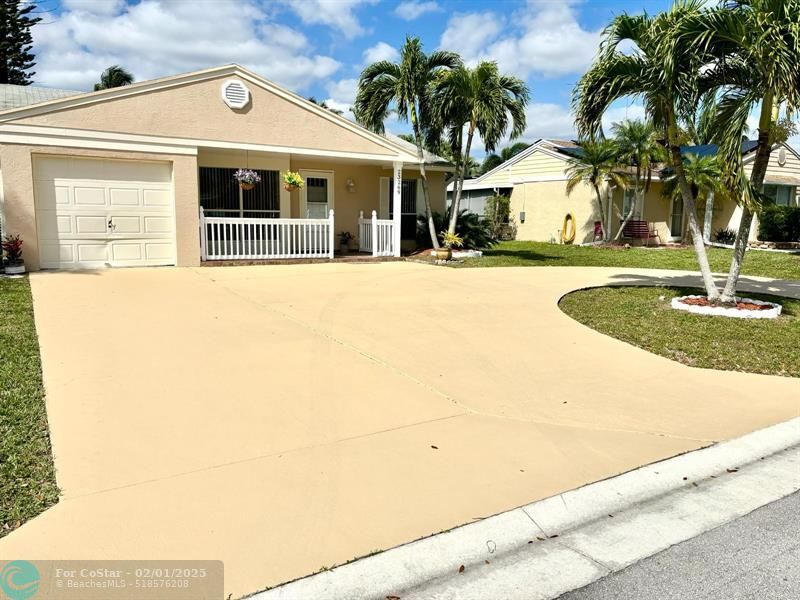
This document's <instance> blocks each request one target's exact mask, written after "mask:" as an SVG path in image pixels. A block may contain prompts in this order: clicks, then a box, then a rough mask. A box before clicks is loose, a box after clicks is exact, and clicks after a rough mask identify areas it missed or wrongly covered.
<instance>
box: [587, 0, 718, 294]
mask: <svg viewBox="0 0 800 600" xmlns="http://www.w3.org/2000/svg"><path fill="white" fill-rule="evenodd" d="M703 4H704V1H703V0H676V2H674V4H673V5H672V7H671V8H670V9H669V10H668V11H666V12H663V13H659V14H658V15H656V16H650V15H648V14H646V13H645V14H642V15H629V14H627V13H623V14H621V15H619V16H617V17H615V18H614V20H613V21H612V22H611V24H610V25H608V27H606V29H605V31H604V39H603V42H602V43H601V46H600V51H599V53H598V56H597V58H596V59H595V61H594V63H593V64H592V66H591V67H590V68H589V70H588V71H587V72H586V73H585V74H584V75H583V77H581V79H580V81H579V82H578V84H577V86H576V88H575V91H574V92H573V107H574V110H575V114H576V126H577V128H578V131H579V132H580V133H581V134H582V136H583V137H595V136H597V135H599V134H600V133H601V132H602V117H603V114H604V113H605V111H606V110H607V109H608V107H609V105H610V104H611V103H612V102H614V101H615V100H618V99H620V98H624V97H639V98H641V99H642V100H643V101H644V106H645V111H646V112H647V114H648V117H649V120H650V121H651V122H652V124H653V125H654V126H655V127H656V129H658V130H659V131H663V132H664V133H665V135H666V141H667V145H668V148H669V155H668V156H669V162H670V164H671V166H672V168H673V169H674V170H675V177H676V180H677V184H678V188H679V189H680V193H681V197H682V199H683V205H684V213H686V214H687V216H688V223H689V233H690V234H691V236H692V244H693V246H694V250H695V254H696V255H697V262H698V266H699V268H700V273H701V275H702V278H703V284H704V287H705V289H706V294H707V295H708V298H709V300H710V301H712V302H716V301H717V300H718V299H719V289H718V288H717V285H716V283H715V282H714V277H713V275H712V273H711V267H710V265H709V263H708V255H707V253H706V248H705V244H704V243H703V236H702V233H701V231H700V226H699V225H698V223H697V212H696V199H695V196H694V194H693V193H692V189H691V187H690V186H689V183H688V181H687V180H686V173H685V171H684V168H683V156H682V155H681V149H680V139H679V122H680V119H681V117H683V116H685V115H687V114H690V112H691V111H692V109H693V108H694V106H695V105H696V97H697V96H696V93H695V90H696V80H697V77H698V74H699V72H700V69H701V67H702V66H703V64H704V62H705V61H706V59H707V57H706V56H705V55H704V53H703V52H701V51H699V50H698V49H697V48H695V47H693V46H692V45H690V44H687V43H686V40H685V39H683V38H682V37H681V36H680V35H679V33H680V31H681V29H680V28H681V26H682V24H683V22H684V21H685V20H692V19H697V18H699V16H701V13H702V12H703V8H702V7H703ZM623 41H626V42H632V43H633V46H634V49H633V50H632V51H627V50H626V51H625V52H623V51H621V50H620V49H619V48H618V47H619V45H620V43H621V42H623Z"/></svg>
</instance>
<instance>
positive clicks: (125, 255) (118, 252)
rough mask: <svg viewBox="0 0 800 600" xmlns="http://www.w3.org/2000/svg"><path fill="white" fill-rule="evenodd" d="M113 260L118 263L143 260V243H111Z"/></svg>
mask: <svg viewBox="0 0 800 600" xmlns="http://www.w3.org/2000/svg"><path fill="white" fill-rule="evenodd" d="M111 260H113V261H114V262H117V263H119V262H124V261H128V262H130V261H137V262H138V261H140V260H142V244H141V243H138V242H137V243H124V242H113V243H112V244H111Z"/></svg>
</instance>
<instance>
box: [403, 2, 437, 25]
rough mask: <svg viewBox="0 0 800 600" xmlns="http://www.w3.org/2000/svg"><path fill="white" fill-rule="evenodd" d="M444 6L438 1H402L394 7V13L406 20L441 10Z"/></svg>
mask: <svg viewBox="0 0 800 600" xmlns="http://www.w3.org/2000/svg"><path fill="white" fill-rule="evenodd" d="M440 10H442V7H441V6H439V5H438V4H437V3H436V2H432V1H430V2H420V1H419V0H409V1H407V2H401V3H400V4H398V5H397V7H396V8H395V9H394V14H395V15H397V16H398V17H400V18H401V19H404V20H406V21H413V20H414V19H418V18H419V17H421V16H422V15H424V14H425V13H431V12H439V11H440Z"/></svg>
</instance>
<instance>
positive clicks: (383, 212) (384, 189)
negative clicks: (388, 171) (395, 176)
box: [378, 177, 389, 219]
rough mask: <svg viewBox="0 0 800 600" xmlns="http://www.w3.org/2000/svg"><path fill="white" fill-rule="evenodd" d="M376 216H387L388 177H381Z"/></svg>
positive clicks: (384, 217)
mask: <svg viewBox="0 0 800 600" xmlns="http://www.w3.org/2000/svg"><path fill="white" fill-rule="evenodd" d="M378 218H379V219H388V218H389V178H388V177H381V192H380V205H379V206H378Z"/></svg>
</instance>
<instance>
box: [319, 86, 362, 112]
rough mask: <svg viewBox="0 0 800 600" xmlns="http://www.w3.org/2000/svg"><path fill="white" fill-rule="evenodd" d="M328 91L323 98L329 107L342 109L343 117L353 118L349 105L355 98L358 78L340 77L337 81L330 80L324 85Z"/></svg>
mask: <svg viewBox="0 0 800 600" xmlns="http://www.w3.org/2000/svg"><path fill="white" fill-rule="evenodd" d="M325 89H326V90H327V92H328V97H327V98H325V103H326V104H327V105H328V106H330V107H331V108H335V109H337V110H341V111H344V115H343V116H345V117H347V118H348V119H351V120H355V118H354V117H353V113H352V111H351V110H350V107H351V106H352V104H353V101H354V100H355V99H356V92H357V91H358V79H340V80H339V81H330V82H328V84H327V85H326V86H325Z"/></svg>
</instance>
